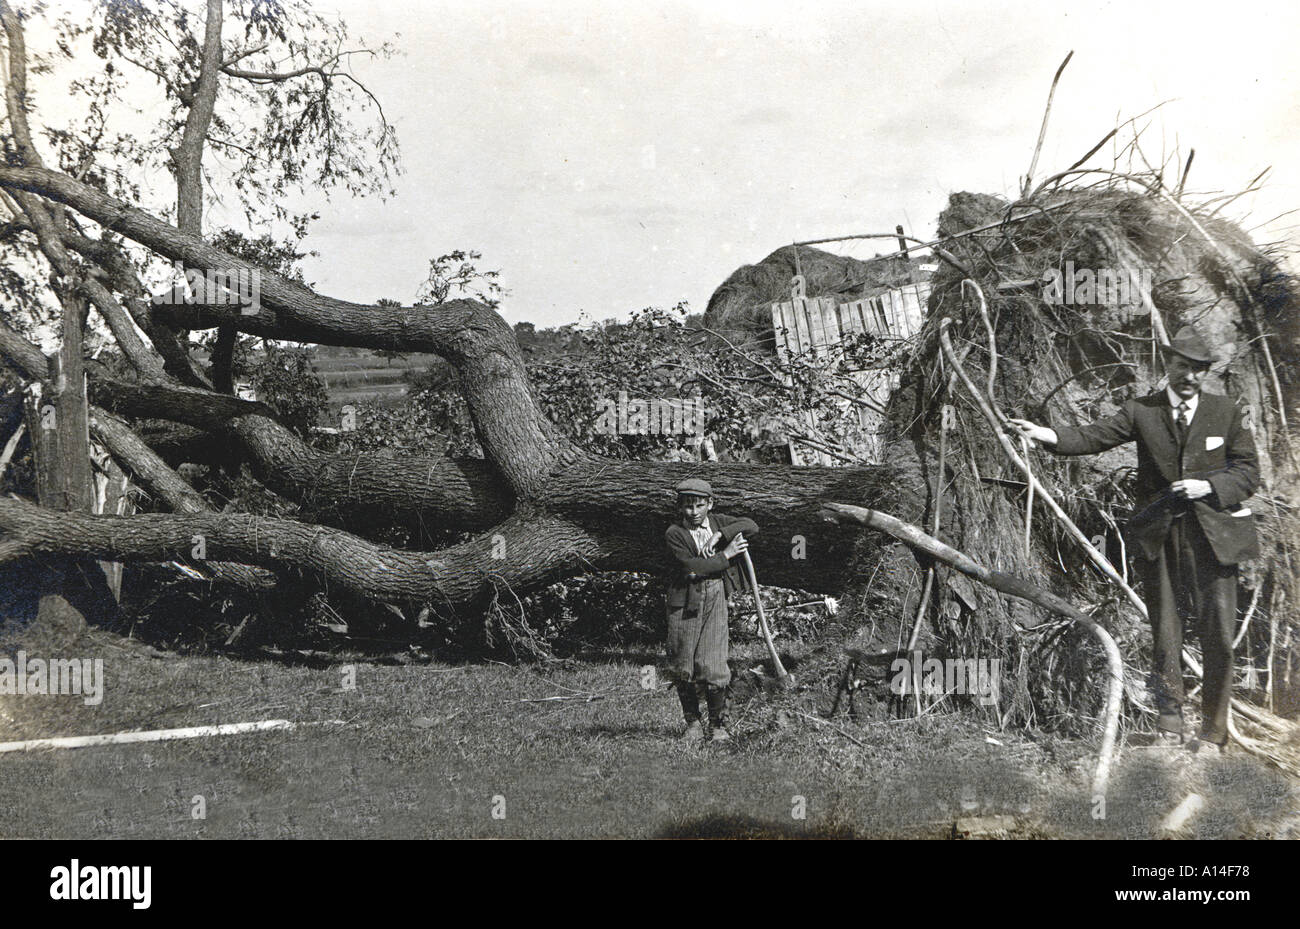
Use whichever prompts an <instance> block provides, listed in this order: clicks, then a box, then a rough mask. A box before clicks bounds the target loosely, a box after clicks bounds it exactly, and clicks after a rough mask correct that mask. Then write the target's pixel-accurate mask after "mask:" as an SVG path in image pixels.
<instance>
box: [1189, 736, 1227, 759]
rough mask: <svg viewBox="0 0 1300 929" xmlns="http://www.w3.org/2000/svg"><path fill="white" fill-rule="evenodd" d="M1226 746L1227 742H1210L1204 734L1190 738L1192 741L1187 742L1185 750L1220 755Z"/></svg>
mask: <svg viewBox="0 0 1300 929" xmlns="http://www.w3.org/2000/svg"><path fill="white" fill-rule="evenodd" d="M1227 747H1228V746H1227V743H1225V742H1211V741H1209V740H1208V739H1206V738H1205V737H1204V736H1201V737H1199V738H1195V739H1192V741H1190V742H1188V743H1187V750H1188V751H1189V752H1192V753H1194V754H1201V755H1222V754H1223V751H1224V749H1225V748H1227Z"/></svg>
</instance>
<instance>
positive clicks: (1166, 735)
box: [1152, 729, 1183, 748]
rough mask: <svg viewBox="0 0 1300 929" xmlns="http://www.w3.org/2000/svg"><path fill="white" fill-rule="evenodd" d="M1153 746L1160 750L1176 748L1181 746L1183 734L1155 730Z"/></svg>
mask: <svg viewBox="0 0 1300 929" xmlns="http://www.w3.org/2000/svg"><path fill="white" fill-rule="evenodd" d="M1152 744H1154V745H1158V746H1160V747H1162V748H1178V746H1180V745H1182V744H1183V734H1182V733H1181V732H1170V731H1168V730H1167V729H1157V730H1156V740H1155V742H1154V743H1152Z"/></svg>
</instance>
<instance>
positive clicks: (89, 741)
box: [0, 719, 343, 753]
mask: <svg viewBox="0 0 1300 929" xmlns="http://www.w3.org/2000/svg"><path fill="white" fill-rule="evenodd" d="M328 725H335V726H341V725H343V720H341V719H328V720H325V721H323V722H319V723H295V722H290V721H289V720H287V719H263V720H261V721H259V722H255V723H222V724H221V725H218V726H188V727H186V728H184V729H149V730H145V731H143V732H113V733H110V734H108V735H74V736H60V737H58V738H52V739H28V740H27V741H25V742H0V753H3V752H30V751H36V750H37V749H42V748H90V747H92V746H96V745H130V744H132V743H135V742H171V741H174V740H176V739H199V738H204V737H207V736H218V735H239V734H241V733H245V732H272V731H276V730H285V729H297V728H298V727H299V726H328Z"/></svg>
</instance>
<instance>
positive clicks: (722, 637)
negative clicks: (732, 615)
mask: <svg viewBox="0 0 1300 929" xmlns="http://www.w3.org/2000/svg"><path fill="white" fill-rule="evenodd" d="M699 587H700V591H699V594H700V596H699V600H698V602H693V603H690V605H689V606H684V607H679V608H677V609H669V611H668V669H669V673H670V674H671V675H672V677H673V679H674V680H676V681H692V682H695V683H699V684H709V685H711V686H713V687H726V686H727V685H728V684H730V683H731V669H730V668H729V667H728V666H727V649H728V645H729V642H728V635H727V593H726V589H725V588H724V587H723V583H722V580H721V579H720V578H709V579H708V580H706V581H704V582H703V583H701V584H700V585H699Z"/></svg>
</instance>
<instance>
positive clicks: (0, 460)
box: [0, 423, 27, 477]
mask: <svg viewBox="0 0 1300 929" xmlns="http://www.w3.org/2000/svg"><path fill="white" fill-rule="evenodd" d="M26 431H27V424H26V423H19V424H18V428H17V429H15V430H14V434H13V435H11V436H10V437H9V441H8V442H6V443H5V448H4V451H3V452H0V477H4V475H5V469H6V468H8V467H9V459H11V458H13V456H14V450H15V449H16V448H18V441H19V440H20V439H21V438H22V437H23V433H24V432H26Z"/></svg>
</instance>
